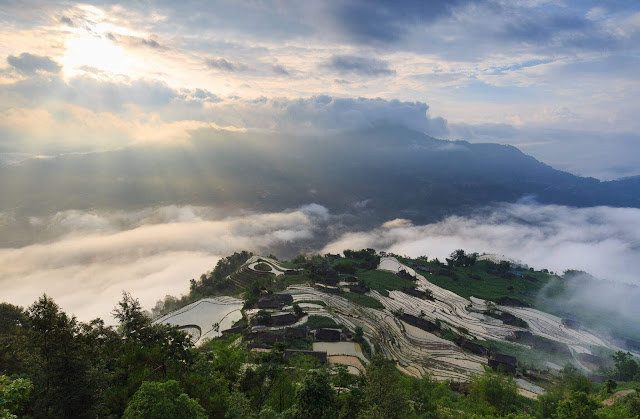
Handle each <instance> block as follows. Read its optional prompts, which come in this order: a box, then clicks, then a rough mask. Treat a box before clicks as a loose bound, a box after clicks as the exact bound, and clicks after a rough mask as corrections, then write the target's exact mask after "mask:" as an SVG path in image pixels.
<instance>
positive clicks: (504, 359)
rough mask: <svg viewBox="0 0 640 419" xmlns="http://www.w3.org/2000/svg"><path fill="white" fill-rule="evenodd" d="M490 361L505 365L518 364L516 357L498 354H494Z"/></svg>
mask: <svg viewBox="0 0 640 419" xmlns="http://www.w3.org/2000/svg"><path fill="white" fill-rule="evenodd" d="M489 359H492V360H494V361H497V362H501V363H505V364H512V365H515V364H516V363H517V360H516V357H515V356H511V355H505V354H501V353H498V352H494V353H492V354H491V357H490V358H489Z"/></svg>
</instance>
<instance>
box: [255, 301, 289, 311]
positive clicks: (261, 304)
mask: <svg viewBox="0 0 640 419" xmlns="http://www.w3.org/2000/svg"><path fill="white" fill-rule="evenodd" d="M282 305H283V303H282V302H281V301H280V300H278V299H275V298H260V299H259V300H258V308H259V309H262V310H264V309H271V310H280V308H281V307H282Z"/></svg>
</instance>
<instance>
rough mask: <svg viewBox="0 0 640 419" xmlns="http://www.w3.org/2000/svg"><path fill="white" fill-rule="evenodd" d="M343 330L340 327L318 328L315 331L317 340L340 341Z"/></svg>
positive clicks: (314, 334)
mask: <svg viewBox="0 0 640 419" xmlns="http://www.w3.org/2000/svg"><path fill="white" fill-rule="evenodd" d="M341 334H342V331H341V330H340V329H325V328H323V329H316V330H314V331H313V336H314V337H315V340H318V341H322V342H340V336H341Z"/></svg>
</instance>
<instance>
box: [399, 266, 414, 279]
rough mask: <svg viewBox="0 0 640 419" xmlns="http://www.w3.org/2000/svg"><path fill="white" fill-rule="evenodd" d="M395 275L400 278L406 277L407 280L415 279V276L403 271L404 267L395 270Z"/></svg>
mask: <svg viewBox="0 0 640 419" xmlns="http://www.w3.org/2000/svg"><path fill="white" fill-rule="evenodd" d="M396 276H399V277H400V278H402V279H406V280H407V281H415V280H416V277H415V276H412V275H411V274H410V273H409V272H407V271H405V270H404V269H401V270H399V271H398V272H396Z"/></svg>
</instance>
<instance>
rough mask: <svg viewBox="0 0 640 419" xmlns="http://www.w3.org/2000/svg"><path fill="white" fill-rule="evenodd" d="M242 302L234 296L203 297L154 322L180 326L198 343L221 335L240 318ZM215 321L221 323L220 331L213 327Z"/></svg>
mask: <svg viewBox="0 0 640 419" xmlns="http://www.w3.org/2000/svg"><path fill="white" fill-rule="evenodd" d="M242 304H243V302H242V300H239V299H237V298H232V297H214V298H203V299H202V300H198V301H196V302H194V303H191V304H189V305H187V306H185V307H183V308H181V309H179V310H176V311H174V312H171V313H169V314H166V315H164V316H162V317H160V318H158V319H156V320H155V321H154V323H164V324H173V325H176V326H180V328H181V329H184V330H186V331H187V332H188V333H189V334H190V335H191V336H192V338H193V340H194V342H195V343H196V344H198V343H200V342H202V341H203V340H204V339H206V338H212V337H216V336H219V335H220V331H222V330H225V329H228V328H230V327H231V325H232V324H233V323H235V322H236V321H238V320H240V319H241V318H242V312H241V311H240V309H241V308H242ZM214 323H218V324H219V331H218V332H216V331H215V330H214V328H213V325H214Z"/></svg>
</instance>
